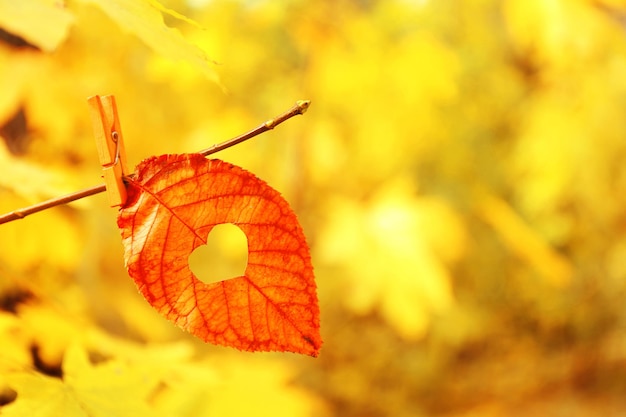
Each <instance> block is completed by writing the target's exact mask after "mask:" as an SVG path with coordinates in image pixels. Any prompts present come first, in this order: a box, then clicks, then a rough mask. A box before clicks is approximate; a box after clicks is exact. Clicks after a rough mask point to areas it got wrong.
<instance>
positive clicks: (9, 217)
mask: <svg viewBox="0 0 626 417" xmlns="http://www.w3.org/2000/svg"><path fill="white" fill-rule="evenodd" d="M310 104H311V102H310V101H309V100H300V101H298V102H296V104H295V106H293V107H292V108H291V109H289V110H287V111H286V112H285V113H282V114H280V115H278V116H276V117H274V118H273V119H270V120H268V121H266V122H265V123H263V124H261V125H259V126H258V127H255V128H254V129H252V130H250V131H248V132H246V133H244V134H242V135H239V136H237V137H234V138H232V139H229V140H227V141H225V142H222V143H218V144H216V145H213V146H211V147H210V148H207V149H204V150H202V151H200V152H198V153H199V154H201V155H203V156H208V155H211V154H214V153H217V152H219V151H223V150H224V149H227V148H230V147H231V146H235V145H237V144H239V143H241V142H244V141H246V140H248V139H251V138H253V137H255V136H258V135H260V134H261V133H263V132H267V131H268V130H271V129H274V128H275V127H276V126H278V125H279V124H281V123H283V122H285V121H287V120H289V119H291V118H292V117H294V116H297V115H299V114H304V112H306V110H307V109H308V108H309V105H310ZM130 176H131V177H132V175H130ZM104 191H106V187H105V185H104V184H100V185H96V186H94V187H91V188H86V189H84V190H80V191H76V192H74V193H71V194H67V195H64V196H61V197H55V198H52V199H50V200H47V201H44V202H41V203H37V204H34V205H32V206H29V207H23V208H21V209H17V210H14V211H12V212H10V213H6V214H3V215H0V224H3V223H8V222H11V221H13V220H19V219H23V218H24V217H26V216H28V215H30V214H33V213H37V212H39V211H43V210H46V209H49V208H51V207H55V206H59V205H62V204H67V203H71V202H72V201H76V200H80V199H81V198H85V197H89V196H92V195H95V194H99V193H102V192H104Z"/></svg>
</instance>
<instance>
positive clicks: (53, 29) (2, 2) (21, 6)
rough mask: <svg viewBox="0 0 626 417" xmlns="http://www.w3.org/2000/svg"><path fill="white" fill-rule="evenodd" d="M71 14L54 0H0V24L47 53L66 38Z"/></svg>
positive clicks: (71, 20)
mask: <svg viewBox="0 0 626 417" xmlns="http://www.w3.org/2000/svg"><path fill="white" fill-rule="evenodd" d="M73 21H74V16H73V15H72V14H71V13H70V12H69V11H68V10H67V9H65V8H64V7H63V2H59V1H56V0H20V1H15V0H0V27H2V28H3V29H6V30H7V31H8V32H11V33H12V34H14V35H17V36H20V37H22V38H24V39H26V40H27V41H28V42H30V43H31V44H33V45H35V46H37V47H39V48H41V49H42V50H44V51H46V52H51V51H54V50H55V49H56V48H57V47H58V46H59V45H60V44H61V42H63V41H64V40H65V38H66V37H67V34H68V31H69V28H70V25H71V24H72V22H73Z"/></svg>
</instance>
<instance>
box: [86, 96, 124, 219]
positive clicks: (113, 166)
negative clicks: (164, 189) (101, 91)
mask: <svg viewBox="0 0 626 417" xmlns="http://www.w3.org/2000/svg"><path fill="white" fill-rule="evenodd" d="M87 103H88V104H89V108H90V110H91V121H92V124H93V130H94V135H95V137H96V145H97V147H98V156H99V157H100V164H101V165H102V171H103V178H104V184H105V185H106V189H107V195H108V196H109V203H110V204H111V207H116V206H121V205H123V204H124V203H125V202H126V186H125V185H124V180H123V177H124V175H126V174H127V172H128V168H127V167H126V149H125V148H124V140H123V138H122V129H121V127H120V122H119V118H118V115H117V106H116V105H115V97H114V96H112V95H111V96H93V97H89V98H88V99H87Z"/></svg>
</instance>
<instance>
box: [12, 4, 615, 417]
mask: <svg viewBox="0 0 626 417" xmlns="http://www.w3.org/2000/svg"><path fill="white" fill-rule="evenodd" d="M106 3H108V4H109V6H106ZM161 5H162V6H163V7H162V8H161V10H159V4H158V3H156V2H154V1H149V2H130V1H123V0H116V1H110V2H106V1H99V0H67V1H65V2H64V1H58V0H28V1H26V0H23V1H22V2H12V1H10V0H0V28H2V32H1V33H0V38H1V41H0V139H2V140H0V211H1V212H2V213H4V212H8V211H11V210H14V209H16V208H19V207H23V206H26V205H30V204H34V203H36V202H39V201H42V200H45V199H48V198H52V197H55V196H58V195H61V194H64V193H67V192H71V191H75V190H78V189H81V188H85V187H88V186H92V185H95V184H97V183H98V181H99V177H100V167H99V164H98V159H97V153H96V148H95V145H94V140H93V137H92V130H91V125H90V117H89V112H88V108H87V105H86V98H87V97H88V96H92V95H95V94H101V95H104V94H114V95H115V96H116V98H117V102H118V107H119V112H120V118H121V122H122V128H123V132H124V137H125V141H126V149H127V153H128V158H129V163H130V165H131V166H134V165H136V164H137V163H138V162H139V161H140V160H142V159H143V158H145V157H148V156H151V155H157V154H162V153H181V152H192V151H197V150H200V149H204V148H206V147H208V146H210V145H211V144H213V143H216V142H220V141H223V140H225V139H228V138H230V137H232V136H235V135H237V134H239V133H242V132H244V131H246V130H248V129H250V128H252V127H254V126H256V125H258V124H259V123H260V122H262V121H264V120H266V119H268V118H270V117H272V116H273V115H275V114H278V113H279V112H281V111H283V110H285V109H287V108H288V107H290V106H291V105H292V104H293V102H294V101H295V100H298V99H310V100H312V105H311V108H310V109H309V111H308V112H307V114H306V115H304V116H299V117H298V118H296V119H294V120H290V121H289V122H287V123H286V124H284V125H281V126H280V127H279V128H277V129H276V130H275V131H272V132H270V133H267V134H264V135H263V136H261V137H259V138H256V139H254V140H252V141H250V142H247V143H245V144H241V145H239V146H236V147H235V148H233V149H230V150H227V151H224V152H222V153H220V154H219V155H217V157H219V158H221V159H224V160H226V161H229V162H232V163H235V164H237V165H239V166H242V167H244V168H246V169H247V170H250V171H252V172H254V173H256V174H257V175H258V176H259V177H260V178H262V179H264V180H265V181H267V182H268V183H269V184H271V185H272V186H273V187H274V188H276V189H278V190H279V191H280V192H281V193H283V195H284V196H285V197H286V198H287V200H288V201H289V202H290V203H291V204H292V207H293V208H294V210H295V212H296V213H297V214H298V216H299V218H300V221H301V223H302V225H303V228H304V230H305V233H306V235H307V238H308V241H309V244H310V246H311V251H312V257H313V263H314V266H315V270H316V279H317V283H318V287H319V297H320V304H321V311H322V335H323V338H324V340H325V344H324V347H323V350H322V353H321V355H320V357H319V358H317V359H313V358H308V357H300V356H297V355H292V354H278V353H268V354H263V353H262V354H251V353H244V352H239V351H235V350H231V349H227V348H221V347H215V346H210V345H204V344H203V343H201V342H199V341H197V340H195V339H194V338H193V337H191V336H189V335H187V334H185V333H184V332H182V331H180V330H179V329H177V328H176V327H174V326H173V325H171V324H170V323H169V322H167V321H166V320H164V319H162V318H161V317H160V316H159V315H158V314H157V313H155V312H154V311H153V310H152V309H151V308H150V306H149V305H148V304H147V303H146V302H145V301H144V300H143V299H142V297H141V296H140V295H139V294H138V293H137V290H136V288H135V286H134V284H133V282H132V281H131V279H130V278H129V277H128V275H127V273H126V271H125V269H124V265H123V253H122V246H121V242H120V236H119V232H118V230H117V227H116V224H115V217H116V209H112V208H109V207H108V205H107V199H106V196H105V195H98V196H94V197H90V198H88V199H83V200H81V201H79V202H77V203H74V204H71V205H68V206H64V207H57V208H53V209H50V210H47V211H45V212H42V213H38V214H34V215H32V216H31V217H28V218H26V219H24V220H20V221H16V222H12V223H8V224H4V225H1V226H0V308H1V310H2V311H1V312H0V400H1V401H0V403H2V404H6V406H5V407H4V408H0V414H3V415H4V414H6V415H7V416H10V415H20V413H28V415H41V416H46V415H54V413H56V412H58V410H63V412H64V415H86V414H80V413H81V412H83V413H84V412H85V410H87V411H88V415H94V416H99V415H119V416H124V415H135V416H136V415H142V413H143V414H146V415H153V416H215V415H230V416H239V415H250V416H342V417H357V416H371V417H378V416H395V417H404V416H446V417H452V416H459V417H460V416H463V417H469V416H535V415H536V416H545V415H550V416H561V415H562V416H598V415H603V416H621V415H626V395H625V394H626V314H625V310H626V309H625V307H624V296H625V295H626V294H625V292H626V238H624V234H625V232H626V214H625V212H626V211H625V207H626V164H625V163H624V161H625V160H626V123H624V116H625V114H626V113H625V111H626V4H625V3H624V2H623V1H620V0H549V1H548V0H527V1H515V0H510V1H493V0H480V1H478V0H477V1H460V0H438V1H428V0H421V1H419V0H414V1H410V0H385V1H383V0H362V1H359V0H334V1H316V2H308V1H304V0H290V1H285V2H271V1H264V0H256V1H226V0H193V1H192V0H188V1H183V0H172V1H165V0H163V1H162V2H161ZM163 8H170V9H172V10H175V11H176V12H177V13H180V14H181V15H183V16H186V17H188V18H190V19H193V21H195V22H197V25H196V24H194V23H193V22H191V21H185V20H184V19H182V18H176V17H175V16H173V13H170V14H168V13H163V15H162V11H163ZM163 22H164V23H165V25H167V26H168V27H171V28H175V29H176V31H177V32H168V31H167V29H166V28H165V27H161V26H160V25H163ZM155 28H157V29H155ZM159 28H160V29H159ZM178 31H179V32H180V33H181V34H182V35H183V36H184V37H180V38H178V37H176V36H175V33H178ZM186 42H188V43H186ZM189 45H196V46H197V47H198V48H200V49H201V50H202V51H204V52H205V53H206V55H207V56H208V57H209V59H210V61H206V60H203V59H202V58H201V57H199V55H197V53H196V51H195V50H194V49H193V48H194V47H193V46H189ZM216 80H219V81H217V82H216ZM221 236H222V237H221V240H217V241H215V242H214V246H213V248H214V250H213V251H211V252H205V254H204V256H203V258H204V260H203V261H202V262H201V263H202V265H204V266H198V268H207V269H210V270H219V271H221V273H222V274H223V275H222V278H224V277H227V276H230V275H232V274H234V273H237V271H240V270H241V268H243V267H242V266H241V241H240V240H237V237H235V236H234V235H231V234H229V233H224V234H222V235H221ZM244 246H245V242H244ZM243 250H244V252H245V247H244V249H243ZM244 257H245V255H244ZM243 262H244V265H245V258H244V261H243ZM218 275H219V274H218ZM59 377H62V378H59ZM29 387H34V388H32V389H29ZM59 393H63V395H60V394H59ZM68 393H70V394H68ZM72 395H73V396H74V397H72V398H70V397H71V396H72ZM65 396H67V398H66V397H65ZM74 400H75V401H77V402H78V403H80V404H82V406H83V408H82V409H77V410H74V411H70V408H68V407H70V406H69V405H68V404H70V403H72V401H74ZM72 404H73V403H72ZM55 407H56V408H55ZM50 410H52V411H50ZM46 413H47V414H46ZM72 413H74V414H72ZM22 415H25V414H22Z"/></svg>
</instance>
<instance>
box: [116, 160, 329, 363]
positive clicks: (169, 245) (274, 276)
mask: <svg viewBox="0 0 626 417" xmlns="http://www.w3.org/2000/svg"><path fill="white" fill-rule="evenodd" d="M117 223H118V226H119V228H120V229H121V232H122V239H123V243H124V249H125V260H126V267H127V268H128V272H129V274H130V276H131V277H132V278H133V279H134V280H135V283H136V284H137V286H138V288H139V290H140V291H141V293H142V294H143V296H144V297H145V298H146V300H147V301H148V302H149V303H150V304H151V305H152V306H153V307H154V308H155V309H156V310H157V311H159V313H161V314H162V315H163V316H165V317H166V318H167V319H169V320H171V321H173V322H174V323H176V324H177V325H178V326H180V327H182V328H183V329H185V330H187V331H189V332H190V333H192V334H194V335H196V336H198V337H199V338H201V339H203V340H204V341H206V342H211V343H216V344H220V345H224V346H232V347H235V348H238V349H243V350H249V351H289V352H297V353H306V354H309V355H311V356H317V354H318V353H319V349H320V347H321V344H322V340H321V337H320V334H319V307H318V303H317V295H316V286H315V281H314V277H313V266H312V265H311V258H310V255H309V248H308V246H307V244H306V240H305V237H304V234H303V232H302V228H301V227H300V225H299V223H298V220H297V218H296V215H295V214H294V213H293V211H292V210H291V208H290V207H289V204H288V203H287V202H286V201H285V200H284V199H283V198H282V197H281V195H280V194H279V193H278V192H277V191H276V190H274V189H272V188H271V187H270V186H268V185H267V184H266V183H265V182H263V181H262V180H260V179H258V178H257V177H256V176H254V175H253V174H252V173H250V172H248V171H245V170H243V169H241V168H239V167H236V166H234V165H231V164H228V163H226V162H222V161H220V160H217V159H206V158H205V157H203V156H202V155H199V154H183V155H162V156H157V157H152V158H148V159H146V160H144V161H143V162H141V163H140V164H139V166H138V167H137V173H136V177H134V178H133V179H132V180H131V181H130V183H129V184H128V200H127V202H126V205H125V206H124V207H123V208H122V209H121V210H120V214H119V217H118V221H117ZM222 223H233V224H235V225H237V226H238V227H239V228H241V230H243V232H244V233H245V234H246V236H247V238H248V265H247V266H246V270H245V272H244V275H243V276H240V277H235V278H232V279H228V280H225V281H220V282H215V283H211V284H206V283H204V282H202V281H200V280H199V279H198V278H196V276H195V275H194V274H193V272H192V271H191V269H190V268H189V260H188V258H189V255H190V254H191V253H192V252H193V250H194V249H195V248H197V247H198V246H200V245H203V244H205V243H206V239H207V236H208V234H209V232H210V231H211V229H212V228H213V227H214V226H215V225H217V224H222Z"/></svg>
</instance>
